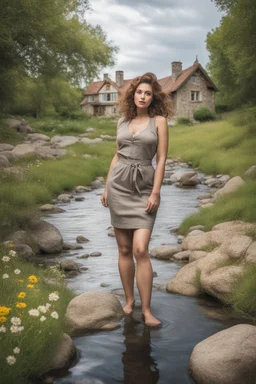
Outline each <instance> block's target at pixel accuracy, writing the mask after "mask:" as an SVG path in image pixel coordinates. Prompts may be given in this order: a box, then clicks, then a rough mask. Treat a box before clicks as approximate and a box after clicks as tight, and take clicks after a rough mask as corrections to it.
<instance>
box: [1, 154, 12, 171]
mask: <svg viewBox="0 0 256 384" xmlns="http://www.w3.org/2000/svg"><path fill="white" fill-rule="evenodd" d="M10 166H11V164H10V163H9V160H8V159H7V157H6V156H3V155H1V152H0V168H6V167H10Z"/></svg>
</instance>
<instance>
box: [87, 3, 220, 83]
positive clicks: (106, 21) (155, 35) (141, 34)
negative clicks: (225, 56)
mask: <svg viewBox="0 0 256 384" xmlns="http://www.w3.org/2000/svg"><path fill="white" fill-rule="evenodd" d="M90 4H91V8H92V9H91V11H90V12H89V13H87V14H86V20H87V21H88V22H89V23H90V24H92V25H96V24H99V25H101V27H102V28H103V30H104V31H105V32H106V33H107V37H108V40H112V41H113V42H114V44H115V45H118V46H119V52H118V53H117V55H116V64H115V66H114V67H113V68H105V69H104V71H102V73H101V75H100V78H99V79H95V80H101V79H102V77H103V73H108V74H109V75H110V77H111V79H112V80H115V71H116V70H123V71H124V78H125V79H130V78H133V77H135V76H138V75H141V74H143V73H145V72H148V71H150V72H154V73H155V74H156V75H157V77H158V78H161V77H165V76H169V75H171V62H172V61H181V62H182V67H183V69H185V68H187V67H189V66H191V65H192V64H193V62H194V60H195V58H196V55H198V60H199V62H200V63H201V64H202V65H203V67H205V65H206V64H207V62H208V51H207V50H206V43H205V40H206V35H207V32H209V31H211V29H213V28H215V27H216V26H218V25H219V22H220V19H221V17H222V14H221V13H220V12H219V11H218V9H217V8H216V7H215V5H214V3H213V2H212V1H211V0H91V2H90Z"/></svg>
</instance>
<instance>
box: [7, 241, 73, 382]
mask: <svg viewBox="0 0 256 384" xmlns="http://www.w3.org/2000/svg"><path fill="white" fill-rule="evenodd" d="M9 252H10V248H8V247H3V246H1V247H0V276H1V279H0V292H1V297H0V327H1V328H0V330H1V332H0V343H1V349H0V370H1V380H2V381H3V383H10V384H17V383H19V384H23V383H26V382H27V378H28V377H39V376H41V375H42V374H43V373H45V372H46V371H47V367H48V366H49V365H48V364H49V362H50V361H51V359H52V357H53V356H54V353H55V351H56V348H57V347H58V343H59V342H60V340H61V337H62V334H63V332H66V333H69V329H68V328H67V325H66V323H65V312H66V308H67V305H68V303H69V302H70V300H71V299H72V298H73V297H74V296H75V295H74V293H73V292H72V291H71V290H70V289H68V288H67V287H66V284H65V282H64V279H63V277H62V274H61V272H60V271H59V270H58V269H56V268H46V269H42V268H39V267H36V266H34V265H33V264H31V263H27V262H25V261H23V260H22V259H20V258H19V256H18V255H17V254H16V255H15V256H12V255H11V254H10V253H9ZM4 256H7V257H8V258H9V260H8V259H7V260H6V261H4V260H3V257H4ZM19 271H20V272H19ZM17 272H19V273H17ZM4 275H5V276H6V275H7V276H8V277H7V278H3V276H4ZM31 276H32V282H31V280H30V279H31ZM49 280H51V284H49V283H48V281H49ZM33 281H35V282H34V283H33ZM21 292H22V293H23V295H24V296H25V297H24V298H21V297H18V295H19V294H20V293H21ZM52 292H57V293H58V296H59V299H57V300H56V301H51V300H50V298H49V294H51V293H52ZM17 303H24V304H23V305H24V306H25V307H24V308H18V307H17ZM47 303H49V304H51V307H50V308H49V309H48V310H47V311H46V310H44V311H43V310H40V315H39V316H31V315H30V314H29V311H30V310H31V309H38V307H39V306H45V305H46V304H47ZM3 307H7V308H9V309H10V310H9V313H8V311H7V313H6V311H5V308H3ZM52 312H57V314H58V318H57V319H56V318H54V317H52V316H51V314H52ZM42 316H44V317H45V320H44V321H42V319H41V317H42ZM15 318H16V321H19V322H20V324H19V325H20V326H22V327H24V329H23V330H21V331H18V332H14V331H15V329H12V328H11V327H12V325H13V321H14V319H15ZM17 319H18V320H17ZM4 331H5V332H4ZM16 331H17V328H16ZM17 347H18V348H19V349H20V352H19V353H17V354H15V353H14V351H13V349H14V348H17ZM8 356H14V357H15V358H16V362H15V363H14V364H13V365H9V364H8V362H7V360H6V358H7V357H8Z"/></svg>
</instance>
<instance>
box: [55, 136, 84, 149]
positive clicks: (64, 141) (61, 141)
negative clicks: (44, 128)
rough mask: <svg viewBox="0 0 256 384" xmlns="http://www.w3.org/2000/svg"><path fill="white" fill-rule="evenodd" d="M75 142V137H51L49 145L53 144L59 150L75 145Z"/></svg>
mask: <svg viewBox="0 0 256 384" xmlns="http://www.w3.org/2000/svg"><path fill="white" fill-rule="evenodd" d="M77 141H78V138H77V137H76V136H53V137H52V138H51V144H55V145H56V146H57V147H60V148H62V147H67V146H68V145H72V144H75V143H76V142H77Z"/></svg>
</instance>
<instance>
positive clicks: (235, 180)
mask: <svg viewBox="0 0 256 384" xmlns="http://www.w3.org/2000/svg"><path fill="white" fill-rule="evenodd" d="M244 184H245V182H244V180H243V179H242V178H241V177H240V176H235V177H232V179H230V180H229V181H228V182H227V183H226V184H225V185H224V187H223V188H221V189H219V190H218V191H216V192H215V193H214V200H217V199H218V198H219V197H221V196H223V195H226V194H227V193H232V192H234V191H236V190H237V188H239V187H241V186H242V185H244Z"/></svg>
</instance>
